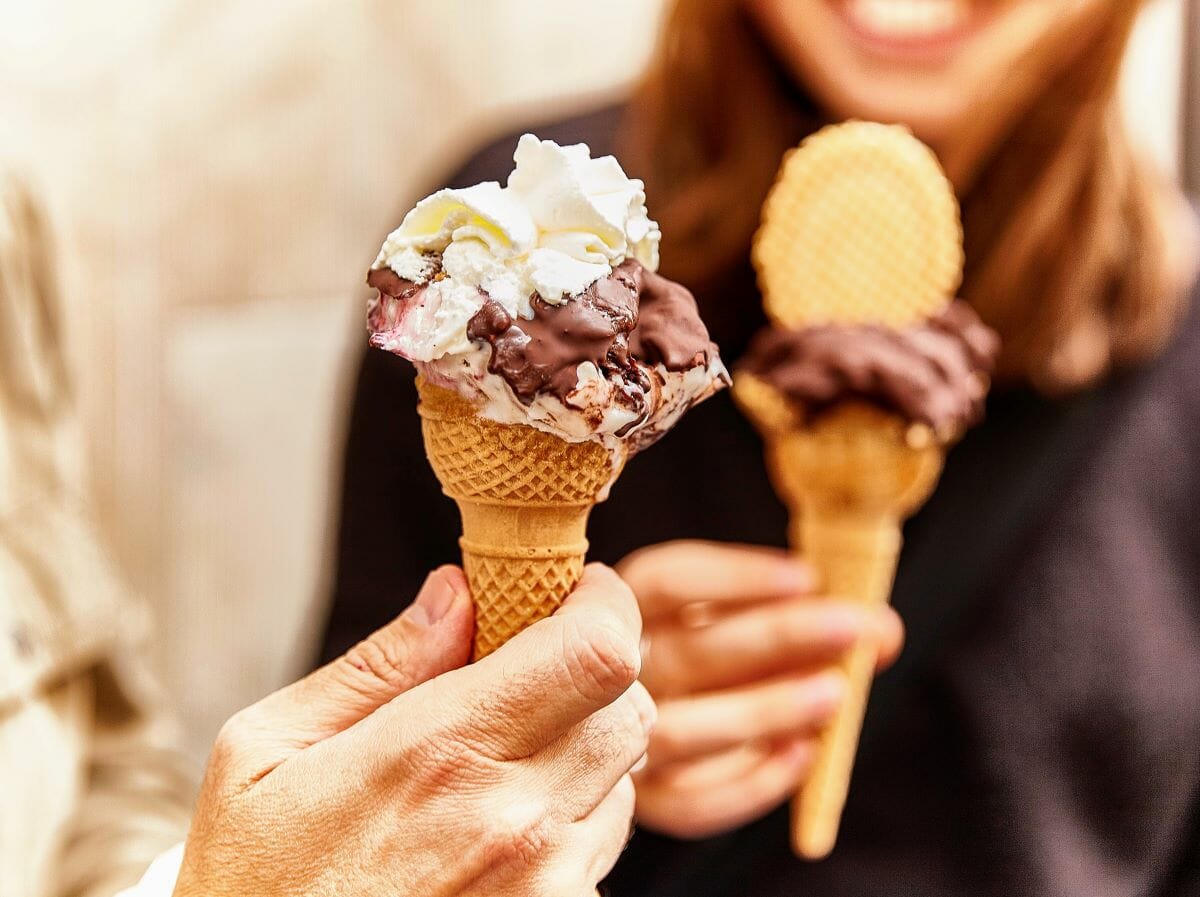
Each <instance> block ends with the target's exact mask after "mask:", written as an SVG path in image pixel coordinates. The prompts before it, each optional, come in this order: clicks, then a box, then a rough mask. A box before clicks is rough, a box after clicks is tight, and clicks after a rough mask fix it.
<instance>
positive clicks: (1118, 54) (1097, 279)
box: [625, 0, 1184, 392]
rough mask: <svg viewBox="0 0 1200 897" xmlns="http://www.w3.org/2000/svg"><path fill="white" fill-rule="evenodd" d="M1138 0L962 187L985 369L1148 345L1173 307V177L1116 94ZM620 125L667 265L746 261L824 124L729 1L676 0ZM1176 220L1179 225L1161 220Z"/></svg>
mask: <svg viewBox="0 0 1200 897" xmlns="http://www.w3.org/2000/svg"><path fill="white" fill-rule="evenodd" d="M1139 8H1140V2H1139V0H1111V3H1110V9H1109V11H1108V12H1107V16H1108V21H1107V22H1105V23H1103V27H1101V28H1098V29H1097V30H1096V31H1095V35H1096V36H1095V38H1094V39H1093V41H1092V45H1091V46H1089V47H1086V48H1085V49H1084V50H1083V51H1082V53H1081V54H1080V56H1079V57H1078V60H1079V62H1078V64H1075V65H1071V66H1067V67H1065V69H1064V71H1062V72H1061V73H1060V74H1059V75H1057V76H1056V77H1055V78H1054V79H1052V80H1050V81H1049V82H1048V83H1047V84H1046V86H1045V88H1044V89H1043V90H1042V92H1041V94H1040V96H1038V97H1037V99H1036V100H1035V101H1034V103H1033V105H1032V107H1031V108H1028V109H1026V110H1023V112H1022V114H1021V115H1020V116H1019V118H1018V120H1017V121H1016V123H1015V124H1014V125H1012V126H1011V127H1010V128H1009V130H1008V132H1007V133H1006V134H1005V135H1004V136H1003V137H1002V139H1001V140H1000V142H999V144H998V145H997V147H996V149H995V150H994V151H993V152H992V153H991V155H990V156H988V157H987V158H986V159H985V160H984V162H983V165H982V167H981V168H980V169H979V172H978V174H977V176H976V177H975V179H974V180H973V181H972V184H971V186H970V187H969V188H968V190H967V191H966V195H964V196H960V201H961V203H962V213H963V227H964V232H965V243H966V246H965V249H966V269H965V273H964V282H963V288H962V295H963V297H964V298H966V299H967V300H968V301H970V302H971V304H972V305H973V306H974V307H975V308H976V309H977V310H978V312H979V313H980V315H981V316H982V317H983V318H984V320H986V321H987V322H988V323H989V324H990V325H991V326H992V327H994V328H995V329H996V330H997V331H998V332H999V333H1000V335H1001V337H1002V339H1003V340H1004V347H1005V348H1004V355H1003V358H1002V359H1001V367H1000V376H1001V377H1003V378H1005V379H1008V380H1020V381H1025V382H1028V383H1031V384H1032V385H1034V386H1035V387H1037V388H1039V389H1042V390H1044V391H1047V392H1056V391H1063V390H1068V389H1073V388H1078V387H1080V386H1084V385H1087V384H1089V383H1091V382H1093V381H1094V380H1096V379H1097V378H1098V377H1100V376H1102V375H1103V374H1105V373H1106V372H1107V371H1108V370H1109V369H1110V368H1113V367H1120V366H1123V365H1128V364H1132V363H1136V362H1138V361H1140V360H1143V359H1145V358H1147V357H1149V356H1151V355H1152V354H1153V353H1154V352H1155V351H1157V349H1158V348H1159V347H1160V346H1161V345H1162V343H1163V342H1164V341H1165V339H1166V338H1167V336H1168V335H1169V334H1170V332H1171V330H1172V328H1173V326H1174V324H1175V322H1176V320H1177V318H1178V316H1179V313H1180V310H1181V308H1182V306H1183V297H1184V290H1183V285H1182V284H1181V283H1180V277H1179V266H1178V265H1176V264H1175V262H1174V260H1173V255H1172V252H1171V251H1170V249H1171V245H1172V244H1171V240H1172V239H1173V236H1174V235H1173V234H1172V233H1171V228H1172V226H1173V225H1175V223H1174V222H1173V219H1172V216H1173V215H1174V214H1176V212H1177V203H1176V197H1175V194H1174V193H1173V192H1172V188H1171V187H1170V186H1169V185H1168V184H1167V183H1166V182H1165V181H1162V180H1160V179H1159V178H1158V177H1157V176H1156V174H1155V173H1154V172H1153V171H1152V169H1151V168H1150V167H1149V166H1147V165H1146V164H1145V163H1144V162H1143V161H1142V160H1140V159H1138V158H1137V157H1136V156H1135V154H1134V152H1133V151H1132V149H1131V147H1130V145H1129V140H1128V137H1127V135H1126V133H1125V130H1124V127H1123V123H1122V119H1121V111H1120V109H1119V105H1118V100H1117V83H1118V76H1119V71H1120V64H1121V60H1122V58H1123V55H1124V49H1125V46H1126V44H1127V42H1128V38H1129V34H1130V32H1131V30H1132V27H1133V23H1134V20H1135V18H1136V16H1137V12H1138V9H1139ZM628 124H629V127H628V129H627V132H626V134H625V139H626V142H627V144H628V146H627V147H626V150H627V152H628V154H629V157H630V160H631V162H632V165H631V167H632V168H634V170H636V171H637V172H638V173H639V174H640V175H642V176H643V177H644V178H645V179H646V181H647V184H648V192H649V193H650V195H652V196H653V197H654V200H655V212H656V217H658V219H659V221H660V223H661V224H662V230H663V235H664V236H663V263H664V270H665V271H666V272H667V273H668V274H669V275H670V276H672V277H675V278H677V279H679V280H683V281H684V282H687V283H692V284H703V283H704V282H706V281H709V280H711V279H712V278H714V277H720V276H721V274H722V273H723V272H725V271H728V270H730V269H731V268H733V267H735V266H737V265H739V264H744V263H745V259H746V257H747V255H748V252H749V247H750V241H751V238H752V236H753V233H754V230H755V228H756V227H757V224H758V216H759V209H760V206H761V204H762V200H763V199H764V198H765V196H766V194H767V191H768V190H769V188H770V185H771V182H772V180H773V178H774V175H775V171H776V169H777V167H778V164H779V162H780V159H781V157H782V156H783V153H784V152H785V150H787V149H788V148H789V147H791V146H793V145H795V144H796V143H797V142H798V141H799V140H800V139H802V138H803V137H804V136H805V135H806V134H808V133H811V132H812V131H813V130H815V129H816V128H817V127H819V126H820V124H821V114H820V112H819V110H818V108H817V105H816V103H815V101H814V100H813V98H812V97H811V96H809V95H808V94H807V93H806V91H805V90H804V88H803V87H802V86H797V85H796V84H795V83H794V80H793V79H792V78H791V77H789V75H788V74H787V73H785V72H784V71H783V70H782V67H781V65H780V63H779V62H778V61H777V60H776V59H775V57H774V56H773V54H772V53H771V52H770V51H769V50H768V49H767V46H766V43H765V42H764V40H763V39H762V37H761V36H760V35H759V34H758V33H757V31H756V29H755V27H754V26H753V24H752V23H751V22H750V21H749V19H748V17H747V16H746V15H745V13H744V12H743V11H742V3H741V2H739V0H677V2H676V4H675V6H674V9H673V10H672V12H671V14H670V15H669V17H668V20H667V23H666V28H665V31H664V34H663V37H662V41H661V44H660V47H659V50H658V53H657V56H656V58H655V60H654V62H653V64H652V66H651V68H650V70H649V72H648V74H647V76H646V79H645V81H644V83H643V84H642V86H641V89H640V90H639V92H638V94H637V96H636V97H635V100H634V103H633V106H632V109H631V113H630V120H629V123H628ZM1175 226H1177V225H1175Z"/></svg>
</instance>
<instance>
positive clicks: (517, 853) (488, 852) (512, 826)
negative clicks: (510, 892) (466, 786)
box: [480, 798, 556, 869]
mask: <svg viewBox="0 0 1200 897" xmlns="http://www.w3.org/2000/svg"><path fill="white" fill-rule="evenodd" d="M481 821H482V823H483V830H482V832H481V835H480V843H481V845H482V846H483V851H484V860H485V862H486V863H487V865H488V866H489V867H491V868H496V867H505V868H510V869H511V868H517V869H533V868H535V867H537V866H538V865H539V864H540V863H541V862H542V861H543V859H544V858H545V857H546V856H547V855H549V853H550V852H551V849H552V848H553V847H554V844H555V840H556V839H555V825H554V822H553V820H552V819H551V816H550V812H549V808H548V807H546V806H545V805H544V804H543V803H541V802H540V801H538V800H534V799H530V798H525V799H522V800H509V801H506V802H505V804H504V805H503V806H501V807H499V808H498V809H496V810H495V812H492V813H489V814H486V815H485V816H483V817H482V818H481Z"/></svg>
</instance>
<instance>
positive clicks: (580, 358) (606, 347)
mask: <svg viewBox="0 0 1200 897" xmlns="http://www.w3.org/2000/svg"><path fill="white" fill-rule="evenodd" d="M531 306H532V308H533V318H532V319H528V320H527V319H525V318H517V319H513V318H511V317H510V316H509V315H508V314H507V313H505V312H504V309H502V308H500V306H499V305H498V304H497V303H496V302H494V301H493V300H491V299H488V300H487V301H486V302H485V303H484V306H483V308H482V309H480V311H479V312H478V313H477V314H476V315H475V317H473V318H472V319H471V321H470V323H469V324H468V325H467V336H469V337H470V338H471V339H473V340H481V341H485V342H489V343H491V344H492V358H491V361H490V362H489V363H488V370H489V371H491V372H492V373H494V374H498V375H500V376H501V377H503V378H504V379H505V380H507V381H508V384H509V385H510V386H511V387H512V390H513V392H514V393H516V395H517V397H518V398H520V399H521V401H523V402H531V401H533V398H534V396H536V395H537V394H538V393H539V392H543V391H546V392H550V393H552V394H554V395H556V396H558V397H559V398H560V399H564V398H565V397H566V396H567V395H569V394H570V393H572V392H574V391H575V388H576V386H577V385H578V382H579V375H578V370H577V369H578V367H579V365H580V364H583V363H584V362H589V361H590V362H592V363H593V364H594V365H595V366H596V368H597V369H598V370H599V371H600V372H601V373H603V374H604V375H605V377H606V378H607V379H609V380H610V381H612V382H614V383H616V384H618V385H622V384H623V385H624V387H625V388H624V389H623V390H621V391H619V393H618V396H619V397H620V399H621V400H623V401H624V402H625V403H626V404H627V405H629V406H630V407H631V408H633V409H634V410H635V411H638V412H641V411H643V410H644V408H643V407H642V406H643V404H644V402H645V392H646V390H648V389H649V388H650V384H649V381H648V379H647V373H646V371H645V369H644V368H643V367H639V366H638V364H637V363H636V362H642V363H643V364H646V365H655V364H660V363H661V364H662V365H663V366H664V367H666V368H667V370H670V371H685V370H689V369H690V368H693V367H695V366H696V365H700V364H707V363H708V362H709V360H710V359H711V358H712V357H713V355H714V354H715V351H716V350H715V347H714V346H713V344H712V343H711V342H710V341H709V339H708V331H707V330H705V329H704V324H703V323H702V322H701V321H700V316H699V313H698V312H697V311H696V302H695V300H694V299H693V298H692V294H691V293H689V292H688V291H687V290H686V289H684V288H683V287H681V286H679V285H678V284H675V283H672V282H670V281H668V280H666V279H664V278H662V277H659V276H657V275H656V274H654V273H653V272H651V271H647V270H646V269H645V268H644V267H642V265H640V264H639V263H638V262H636V261H634V260H632V259H631V260H629V261H626V262H624V263H622V264H621V265H620V266H618V267H617V268H615V269H614V270H613V272H612V274H610V275H609V276H608V277H604V278H601V279H600V280H597V281H596V282H595V283H593V284H592V285H591V286H590V287H588V288H587V289H586V290H585V291H584V292H583V293H581V294H580V295H578V296H575V297H574V298H572V299H570V300H569V301H567V302H564V303H563V304H561V305H553V304H551V303H549V302H546V301H544V300H543V299H542V298H541V297H540V296H535V297H534V298H533V301H532V303H531Z"/></svg>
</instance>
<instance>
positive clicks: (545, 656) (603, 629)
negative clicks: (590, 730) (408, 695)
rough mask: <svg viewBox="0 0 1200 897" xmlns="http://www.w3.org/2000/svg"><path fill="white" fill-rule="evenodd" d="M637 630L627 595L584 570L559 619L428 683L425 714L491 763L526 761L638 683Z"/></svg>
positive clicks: (614, 582)
mask: <svg viewBox="0 0 1200 897" xmlns="http://www.w3.org/2000/svg"><path fill="white" fill-rule="evenodd" d="M641 630H642V627H641V617H640V615H639V614H638V609H637V602H636V600H635V599H634V597H633V593H632V592H630V590H629V587H628V586H627V585H625V583H624V582H623V581H622V580H621V578H620V577H618V576H617V575H616V574H615V573H614V572H613V571H612V570H610V569H609V568H607V567H603V566H600V565H599V564H592V565H589V566H588V567H587V568H586V569H585V570H584V574H583V578H582V579H580V581H579V585H578V586H576V588H575V591H573V592H572V593H571V595H569V596H568V597H567V600H566V601H565V602H564V603H563V605H562V607H561V608H560V609H559V610H558V612H557V613H555V614H554V615H552V616H550V617H547V618H546V619H544V620H541V621H539V622H537V623H535V624H533V625H532V626H530V627H529V628H528V629H526V630H525V631H524V632H522V633H520V634H519V635H517V636H516V637H514V638H513V639H512V640H511V641H509V642H508V643H507V644H505V645H504V646H503V647H501V648H500V649H498V650H497V651H495V652H494V653H492V654H490V655H488V656H487V657H485V658H484V659H483V660H481V661H479V662H478V663H475V664H472V665H471V666H469V667H465V668H463V669H461V670H456V671H454V672H452V673H448V674H446V675H444V676H442V677H441V678H439V679H437V680H434V681H433V682H431V683H429V686H430V688H429V689H428V690H427V691H426V699H427V700H429V701H431V703H430V705H429V706H430V712H431V714H436V716H435V717H434V718H436V719H438V720H439V722H440V723H441V724H442V726H443V728H445V729H448V730H449V731H450V733H451V734H452V735H453V737H456V738H459V739H461V740H463V741H465V742H466V743H468V744H469V745H471V746H472V747H473V748H474V749H476V750H478V751H480V752H481V753H484V754H485V755H487V756H489V757H491V758H492V759H496V760H517V759H521V758H524V757H528V756H531V755H533V754H535V753H537V752H538V751H540V750H542V749H543V748H545V747H546V746H547V745H549V744H550V743H552V742H553V741H555V740H556V739H558V738H559V737H561V736H562V735H563V734H564V733H565V732H567V730H568V729H570V728H571V727H573V726H575V725H577V724H578V723H580V722H582V721H583V720H585V719H587V718H588V717H589V716H591V715H592V714H593V713H595V712H596V711H597V710H600V709H601V708H603V707H607V706H608V705H609V704H611V703H612V702H613V701H615V700H616V699H617V698H619V697H620V696H621V695H622V694H624V693H625V691H626V690H628V689H629V687H630V686H631V685H633V683H634V682H636V681H637V677H638V674H639V672H640V671H641V652H640V647H639V641H640V639H641ZM414 694H415V692H414Z"/></svg>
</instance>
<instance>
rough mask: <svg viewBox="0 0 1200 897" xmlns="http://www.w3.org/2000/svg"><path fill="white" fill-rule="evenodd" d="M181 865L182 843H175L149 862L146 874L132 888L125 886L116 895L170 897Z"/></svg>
mask: <svg viewBox="0 0 1200 897" xmlns="http://www.w3.org/2000/svg"><path fill="white" fill-rule="evenodd" d="M181 865H183V845H182V844H176V845H175V846H174V847H172V848H171V849H170V850H168V851H166V852H165V853H161V854H159V855H158V858H157V859H156V860H155V861H154V862H153V863H151V864H150V868H149V869H147V870H146V874H145V875H143V876H142V880H141V881H139V882H138V883H137V884H136V885H134V886H133V887H132V888H126V889H125V890H124V891H122V892H121V893H120V894H117V895H116V897H171V892H172V891H174V890H175V880H176V879H177V878H179V867H180V866H181Z"/></svg>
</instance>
